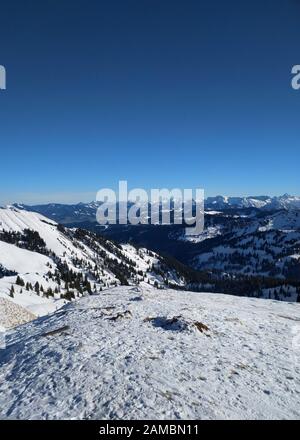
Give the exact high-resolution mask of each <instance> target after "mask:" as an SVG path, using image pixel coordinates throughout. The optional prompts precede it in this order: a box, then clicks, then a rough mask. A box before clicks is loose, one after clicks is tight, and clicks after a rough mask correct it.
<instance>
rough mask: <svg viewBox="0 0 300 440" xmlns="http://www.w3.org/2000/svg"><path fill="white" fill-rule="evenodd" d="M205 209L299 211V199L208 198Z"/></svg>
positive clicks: (285, 197) (294, 197) (256, 197)
mask: <svg viewBox="0 0 300 440" xmlns="http://www.w3.org/2000/svg"><path fill="white" fill-rule="evenodd" d="M205 208H206V209H231V208H257V209H263V210H268V211H272V210H278V209H287V210H290V209H300V197H297V196H291V195H289V194H284V195H283V196H278V197H277V196H275V197H270V196H253V197H251V196H250V197H225V196H216V197H208V198H207V199H206V201H205Z"/></svg>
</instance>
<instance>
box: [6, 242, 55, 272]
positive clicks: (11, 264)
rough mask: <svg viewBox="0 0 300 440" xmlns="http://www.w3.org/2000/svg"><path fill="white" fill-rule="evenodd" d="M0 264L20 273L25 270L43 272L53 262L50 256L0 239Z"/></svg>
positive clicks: (47, 269) (46, 270)
mask: <svg viewBox="0 0 300 440" xmlns="http://www.w3.org/2000/svg"><path fill="white" fill-rule="evenodd" d="M0 264H2V265H3V266H4V267H6V268H7V269H9V270H12V271H15V272H17V273H21V274H25V273H27V272H38V273H40V274H45V273H47V272H48V271H49V264H53V262H52V260H51V259H50V258H48V257H46V256H44V255H41V254H38V253H37V252H31V251H28V250H26V249H20V248H19V247H17V246H14V245H12V244H9V243H5V242H3V241H0ZM47 265H48V266H47Z"/></svg>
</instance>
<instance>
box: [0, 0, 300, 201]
mask: <svg viewBox="0 0 300 440" xmlns="http://www.w3.org/2000/svg"><path fill="white" fill-rule="evenodd" d="M299 19H300V2H299V1H297V0H288V1H285V2H282V1H280V0H272V1H268V0H265V1H258V0H254V1H252V2H240V1H232V0H229V1H226V2H224V1H221V0H218V1H214V2H211V1H201V0H198V1H196V0H195V1H192V0H185V1H183V0H182V1H177V0H172V1H169V0H151V1H150V0H126V1H124V0H122V1H121V0H111V1H109V2H107V1H101V0H100V1H97V2H96V1H90V2H85V1H76V0H75V1H72V2H71V1H66V0H62V1H58V0H57V1H56V0H52V1H50V0H45V1H43V2H38V1H33V0H29V1H27V2H23V1H22V2H21V1H14V0H11V1H9V2H8V1H6V0H4V1H3V2H1V15H0V65H4V66H5V67H6V70H7V90H6V91H0V153H1V174H0V203H9V202H14V201H18V202H20V201H23V202H25V203H37V202H48V201H58V202H68V203H70V202H75V201H88V200H92V199H93V198H94V196H95V194H96V192H97V190H98V189H100V188H102V187H113V188H114V187H116V186H117V184H118V181H119V180H123V179H126V180H128V182H129V186H130V187H144V188H156V187H167V188H172V187H180V188H195V187H200V188H204V189H205V192H206V195H216V194H225V195H258V194H271V195H273V194H274V195H275V194H276V195H279V194H283V193H286V192H288V193H292V194H299V193H300V191H299V186H300V185H299V183H300V177H299V174H300V173H299V163H300V145H299V122H300V91H298V92H297V91H295V90H293V89H292V88H291V85H290V82H291V68H292V66H293V65H295V64H300V43H299V41H300V26H299Z"/></svg>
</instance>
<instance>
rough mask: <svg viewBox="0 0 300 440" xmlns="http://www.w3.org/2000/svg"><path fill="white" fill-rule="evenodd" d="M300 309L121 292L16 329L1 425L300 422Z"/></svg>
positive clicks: (2, 388)
mask: <svg viewBox="0 0 300 440" xmlns="http://www.w3.org/2000/svg"><path fill="white" fill-rule="evenodd" d="M299 335H300V305H299V304H296V303H283V302H277V301H272V300H261V299H252V298H241V297H234V296H230V295H221V294H207V293H191V292H179V291H172V290H164V291H162V290H157V289H154V288H151V287H150V286H148V285H147V284H141V285H140V286H138V287H116V288H114V289H108V290H106V291H104V292H101V293H100V294H99V295H97V296H90V297H85V298H82V299H80V300H78V301H76V302H72V303H71V304H68V305H67V306H65V307H64V308H62V309H60V310H59V311H57V312H56V313H54V314H52V315H50V316H48V317H43V318H39V319H38V320H36V321H33V322H31V323H28V324H26V325H23V326H20V327H18V328H17V329H16V330H14V331H10V332H9V333H8V335H7V337H6V342H7V348H6V349H5V350H0V418H2V419H6V418H10V419H16V418H17V419H71V418H73V419H101V418H102V419H103V418H104V419H116V418H118V419H119V418H121V419H131V418H133V419H135V418H143V419H181V418H187V419H300V344H299V339H300V337H299Z"/></svg>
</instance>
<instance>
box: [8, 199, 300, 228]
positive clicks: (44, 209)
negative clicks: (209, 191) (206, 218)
mask: <svg viewBox="0 0 300 440" xmlns="http://www.w3.org/2000/svg"><path fill="white" fill-rule="evenodd" d="M129 205H130V204H129ZM13 206H15V207H16V208H19V209H25V210H27V211H34V212H38V213H40V214H42V215H45V216H46V217H48V218H51V219H52V220H56V221H57V222H59V223H62V224H69V223H75V222H86V221H92V222H94V221H95V218H96V211H97V209H98V207H99V203H98V202H90V203H76V204H71V205H70V204H60V203H49V204H42V205H32V206H31V205H26V204H14V205H13ZM239 208H256V209H260V210H263V211H276V210H280V209H285V210H300V197H298V196H291V195H288V194H284V195H283V196H279V197H270V196H255V197H254V196H253V197H226V196H216V197H208V198H207V199H206V200H205V209H206V210H207V211H210V210H232V209H239Z"/></svg>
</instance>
